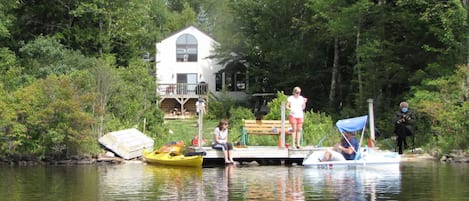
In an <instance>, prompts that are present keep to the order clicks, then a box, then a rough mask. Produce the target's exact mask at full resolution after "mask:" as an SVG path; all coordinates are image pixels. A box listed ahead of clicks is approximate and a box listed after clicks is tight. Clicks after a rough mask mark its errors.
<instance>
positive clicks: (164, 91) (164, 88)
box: [157, 83, 208, 96]
mask: <svg viewBox="0 0 469 201" xmlns="http://www.w3.org/2000/svg"><path fill="white" fill-rule="evenodd" d="M157 90H158V91H157V92H158V95H160V96H173V95H174V96H176V95H207V93H208V84H207V83H198V84H187V83H176V84H158V88H157Z"/></svg>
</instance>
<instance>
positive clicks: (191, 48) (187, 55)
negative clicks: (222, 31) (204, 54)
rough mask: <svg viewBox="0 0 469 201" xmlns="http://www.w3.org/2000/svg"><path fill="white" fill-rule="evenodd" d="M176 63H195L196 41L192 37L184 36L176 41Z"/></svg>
mask: <svg viewBox="0 0 469 201" xmlns="http://www.w3.org/2000/svg"><path fill="white" fill-rule="evenodd" d="M176 61H177V62H197V39H196V38H195V37H194V36H193V35H190V34H184V35H181V36H179V38H178V39H177V40H176Z"/></svg>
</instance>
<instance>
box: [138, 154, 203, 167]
mask: <svg viewBox="0 0 469 201" xmlns="http://www.w3.org/2000/svg"><path fill="white" fill-rule="evenodd" d="M143 159H144V160H145V161H146V162H147V163H152V164H160V165H171V166H186V167H202V163H203V156H201V155H196V156H184V155H176V156H171V155H170V154H169V153H156V152H150V151H147V150H144V151H143Z"/></svg>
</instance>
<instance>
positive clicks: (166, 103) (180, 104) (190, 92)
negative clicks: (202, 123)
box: [157, 82, 209, 119]
mask: <svg viewBox="0 0 469 201" xmlns="http://www.w3.org/2000/svg"><path fill="white" fill-rule="evenodd" d="M208 92H209V90H208V84H207V83H203V82H201V83H198V84H188V83H172V84H158V87H157V94H158V96H159V98H160V99H159V101H158V104H159V107H160V109H161V110H162V111H163V112H164V114H165V119H185V118H192V117H194V116H195V115H196V103H197V101H198V100H199V98H203V99H204V101H205V104H207V102H208Z"/></svg>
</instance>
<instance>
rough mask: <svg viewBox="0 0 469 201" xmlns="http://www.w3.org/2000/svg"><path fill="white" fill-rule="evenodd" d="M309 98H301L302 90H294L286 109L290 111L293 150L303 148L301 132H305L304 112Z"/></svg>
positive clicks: (289, 119) (296, 88)
mask: <svg viewBox="0 0 469 201" xmlns="http://www.w3.org/2000/svg"><path fill="white" fill-rule="evenodd" d="M307 101H308V99H307V98H305V97H303V96H301V88H300V87H295V88H293V94H292V95H291V96H289V97H288V99H287V104H286V108H287V109H288V110H290V115H289V117H288V121H289V122H290V124H291V127H292V129H293V130H292V133H291V136H292V141H293V143H292V144H293V148H294V149H295V148H296V149H299V148H301V131H302V130H303V120H304V110H305V108H306V102H307Z"/></svg>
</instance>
